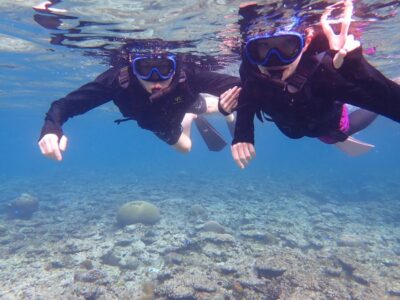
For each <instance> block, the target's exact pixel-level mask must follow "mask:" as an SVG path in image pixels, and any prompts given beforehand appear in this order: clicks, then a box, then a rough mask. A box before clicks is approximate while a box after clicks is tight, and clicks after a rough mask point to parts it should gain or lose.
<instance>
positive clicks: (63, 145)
mask: <svg viewBox="0 0 400 300" xmlns="http://www.w3.org/2000/svg"><path fill="white" fill-rule="evenodd" d="M67 144H68V138H67V137H66V136H65V135H63V136H62V137H61V139H60V143H59V147H60V150H61V151H62V152H64V151H65V150H66V149H67Z"/></svg>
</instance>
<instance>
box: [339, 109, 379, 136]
mask: <svg viewBox="0 0 400 300" xmlns="http://www.w3.org/2000/svg"><path fill="white" fill-rule="evenodd" d="M377 116H378V114H377V113H374V112H371V111H369V110H366V109H357V110H355V111H353V112H352V113H350V115H349V119H350V122H349V123H350V124H349V125H350V126H349V130H348V132H347V134H348V135H349V136H350V135H353V134H354V133H357V132H359V131H361V130H363V129H365V128H366V127H368V126H369V125H371V123H372V122H373V121H375V119H376V117H377Z"/></svg>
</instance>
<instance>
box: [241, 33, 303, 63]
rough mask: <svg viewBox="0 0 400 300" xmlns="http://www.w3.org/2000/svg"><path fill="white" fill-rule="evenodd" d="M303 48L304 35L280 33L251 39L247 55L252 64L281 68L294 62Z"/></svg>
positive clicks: (246, 51)
mask: <svg viewBox="0 0 400 300" xmlns="http://www.w3.org/2000/svg"><path fill="white" fill-rule="evenodd" d="M303 47H304V37H303V35H301V34H299V33H298V32H295V31H278V32H275V33H274V34H262V35H256V36H254V37H251V38H250V39H249V40H248V41H247V42H246V45H245V54H246V56H247V58H248V60H249V61H250V62H251V63H252V64H255V65H260V66H264V67H280V66H286V65H289V64H291V63H292V62H294V61H295V60H296V59H297V58H298V57H299V55H300V54H301V51H302V50H303Z"/></svg>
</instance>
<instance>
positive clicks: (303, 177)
mask: <svg viewBox="0 0 400 300" xmlns="http://www.w3.org/2000/svg"><path fill="white" fill-rule="evenodd" d="M54 2H58V1H54ZM334 2H335V1H289V0H287V1H264V2H263V4H268V5H269V7H270V9H271V10H272V12H274V11H276V12H284V14H283V15H284V16H291V15H292V14H294V13H295V12H296V14H297V15H298V16H301V17H308V16H311V17H310V18H309V19H310V20H312V16H319V15H320V14H321V13H322V11H323V8H324V7H325V6H326V5H327V4H331V3H334ZM241 3H243V1H229V0H203V1H182V0H176V1H125V0H124V1H97V0H92V1H62V2H59V3H57V4H56V5H55V6H54V7H55V8H59V9H65V10H66V11H65V12H61V13H56V14H54V13H43V12H42V13H40V12H37V11H35V10H33V9H32V6H34V5H37V4H38V2H34V1H20V0H17V1H14V2H13V3H10V2H6V1H3V0H0V9H1V10H0V15H1V18H0V54H1V55H0V127H1V130H0V140H1V145H0V154H1V157H2V159H1V164H0V179H1V181H0V299H142V300H143V299H399V298H400V229H399V225H400V197H399V196H400V170H399V166H398V153H399V150H400V139H399V137H400V128H399V126H398V124H396V123H395V122H393V121H390V120H388V119H385V118H384V117H379V118H378V119H377V121H376V122H374V123H373V124H372V125H371V126H370V127H368V128H367V129H366V130H364V131H363V132H361V133H359V134H357V135H356V137H357V138H359V139H362V140H364V141H367V142H369V143H372V144H374V145H375V148H374V149H373V150H372V151H371V152H369V153H367V154H365V155H363V156H361V157H357V158H351V157H348V156H346V155H345V154H343V153H341V152H340V151H339V150H338V149H336V148H335V147H334V146H329V145H325V144H323V143H321V142H319V141H317V140H315V139H310V138H303V139H301V140H290V139H288V138H286V137H285V136H283V135H282V134H281V133H280V132H279V131H278V130H277V128H276V127H275V126H274V125H272V124H269V123H267V124H261V123H259V122H258V123H256V151H257V157H256V158H255V159H254V160H253V161H252V162H251V163H250V165H249V166H248V167H247V168H246V169H245V170H240V169H239V168H238V167H237V166H236V165H235V163H234V161H233V160H232V158H231V154H230V149H229V147H226V148H225V149H224V150H223V151H221V152H210V151H208V150H207V148H206V146H205V144H204V142H203V141H202V139H201V137H200V135H199V133H198V132H197V130H196V129H195V128H193V130H192V138H193V148H192V151H191V152H190V153H189V154H185V155H182V154H180V153H177V152H175V151H174V150H173V149H171V148H170V147H169V146H167V145H166V144H164V143H163V142H161V141H160V140H158V139H157V138H156V137H155V136H153V135H152V134H151V133H149V132H146V131H144V130H142V129H140V128H139V127H138V126H137V125H136V124H135V123H134V122H125V123H122V124H120V125H116V124H114V122H113V121H114V120H115V119H118V118H120V117H121V115H120V113H119V112H118V110H117V109H116V108H115V107H114V106H113V105H112V104H106V105H104V106H102V107H99V108H97V109H94V110H93V111H90V112H88V113H87V114H85V115H84V116H77V117H75V118H73V119H71V120H69V121H68V122H67V123H66V124H65V125H64V126H63V129H64V133H65V134H66V135H67V136H68V138H69V144H68V148H67V151H66V152H65V154H64V159H63V161H62V162H55V161H51V160H49V159H46V158H44V157H43V156H42V155H41V154H40V151H39V148H38V146H37V141H38V137H39V134H40V129H41V126H42V124H43V119H44V116H45V113H46V111H47V110H48V108H49V105H50V103H51V102H52V101H54V100H56V99H59V98H61V97H62V96H64V95H65V94H66V93H68V92H70V91H72V90H73V89H75V88H77V87H79V86H81V85H82V84H84V83H86V82H88V81H90V80H92V79H93V78H95V77H96V76H97V75H98V74H99V73H101V72H102V71H104V70H106V69H107V68H108V67H109V65H110V64H111V63H112V61H113V59H115V57H116V56H117V58H118V53H119V52H118V51H119V49H120V48H121V47H124V46H126V45H128V46H130V47H145V46H143V43H145V42H146V41H148V40H149V39H154V38H160V39H163V40H165V41H168V43H167V44H168V47H169V48H170V49H171V50H172V51H176V52H179V53H184V54H187V55H188V56H189V59H190V60H191V61H194V62H199V61H200V62H201V63H202V64H204V68H210V67H214V68H215V69H218V72H225V73H228V74H234V75H237V74H238V68H239V63H240V57H239V54H238V51H237V48H236V47H235V46H232V44H234V42H235V41H237V40H239V39H240V33H239V26H238V25H237V24H238V22H240V17H239V16H238V7H239V5H240V4H241ZM399 5H400V3H399V1H382V0H381V1H375V0H370V1H366V0H358V1H355V20H356V21H357V22H358V24H361V25H362V30H363V33H362V37H361V41H362V43H363V45H364V48H367V49H369V48H373V47H376V53H374V54H373V55H367V56H366V57H367V59H368V61H369V62H371V63H372V64H373V65H375V66H376V67H377V68H378V69H379V70H380V71H382V72H383V73H384V74H385V75H386V76H387V77H389V78H394V77H398V76H399V75H400V74H399V71H398V63H399V61H400V52H399V46H400V42H399V41H400V36H399V29H400V17H399V16H398V14H397V12H398V9H399ZM210 121H211V122H212V123H213V124H214V125H215V127H216V128H218V129H219V130H220V131H221V133H222V134H223V136H224V137H225V139H226V140H227V141H228V144H229V143H230V136H229V132H228V129H227V128H226V125H225V124H224V122H223V121H222V119H221V118H220V117H218V116H211V117H210ZM25 194H28V196H27V195H25ZM24 197H25V198H28V199H34V200H35V201H38V203H39V204H38V210H37V211H35V212H34V213H33V215H32V216H29V217H26V218H20V217H18V216H16V215H15V214H14V215H13V213H11V215H10V210H9V205H10V204H11V203H13V201H15V200H16V199H21V198H24ZM25 198H24V199H25ZM136 200H144V201H148V202H150V203H152V204H154V205H156V206H157V207H158V208H159V210H160V214H161V219H160V220H159V222H157V223H156V224H154V225H143V224H140V223H139V224H133V225H129V226H126V227H121V226H119V225H118V224H117V219H116V216H117V213H118V209H119V207H120V206H121V205H123V204H124V203H127V202H130V201H136Z"/></svg>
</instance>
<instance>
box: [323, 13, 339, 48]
mask: <svg viewBox="0 0 400 300" xmlns="http://www.w3.org/2000/svg"><path fill="white" fill-rule="evenodd" d="M331 12H332V8H331V7H327V8H326V9H325V12H324V13H323V14H322V16H321V19H320V22H321V27H322V31H323V32H324V34H325V35H326V38H327V39H328V41H329V44H331V41H332V40H333V39H334V37H335V36H336V35H335V32H334V31H333V29H332V27H331V25H330V24H329V22H328V17H329V16H330V15H331Z"/></svg>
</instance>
